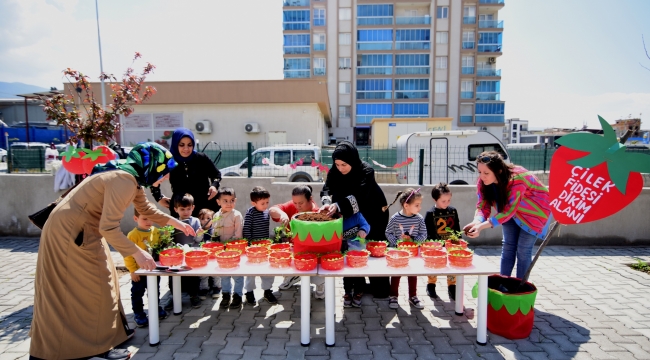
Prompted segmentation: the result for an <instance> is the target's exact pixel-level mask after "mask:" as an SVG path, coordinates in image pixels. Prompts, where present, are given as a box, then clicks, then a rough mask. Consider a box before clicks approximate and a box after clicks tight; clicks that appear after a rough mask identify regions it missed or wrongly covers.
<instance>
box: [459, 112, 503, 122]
mask: <svg viewBox="0 0 650 360" xmlns="http://www.w3.org/2000/svg"><path fill="white" fill-rule="evenodd" d="M461 122H462V121H461ZM476 122H477V123H501V124H503V123H504V122H505V115H481V114H476Z"/></svg>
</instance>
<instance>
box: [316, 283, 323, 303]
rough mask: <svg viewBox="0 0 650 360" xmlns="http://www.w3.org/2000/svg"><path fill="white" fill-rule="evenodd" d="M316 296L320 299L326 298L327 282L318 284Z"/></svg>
mask: <svg viewBox="0 0 650 360" xmlns="http://www.w3.org/2000/svg"><path fill="white" fill-rule="evenodd" d="M314 298H316V299H318V300H323V299H325V284H320V285H316V290H314Z"/></svg>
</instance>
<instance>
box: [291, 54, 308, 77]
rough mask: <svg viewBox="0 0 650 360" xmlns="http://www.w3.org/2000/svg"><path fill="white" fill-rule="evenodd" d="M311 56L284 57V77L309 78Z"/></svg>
mask: <svg viewBox="0 0 650 360" xmlns="http://www.w3.org/2000/svg"><path fill="white" fill-rule="evenodd" d="M309 65H310V59H309V58H291V59H284V78H285V79H292V78H308V77H309V76H310V73H311V71H310V70H311V68H310V66H309Z"/></svg>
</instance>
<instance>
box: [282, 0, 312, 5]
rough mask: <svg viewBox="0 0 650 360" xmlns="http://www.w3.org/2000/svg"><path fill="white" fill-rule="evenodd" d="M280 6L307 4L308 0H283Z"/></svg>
mask: <svg viewBox="0 0 650 360" xmlns="http://www.w3.org/2000/svg"><path fill="white" fill-rule="evenodd" d="M282 6H309V0H284V1H283V2H282Z"/></svg>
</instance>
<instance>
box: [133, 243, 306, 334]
mask: <svg viewBox="0 0 650 360" xmlns="http://www.w3.org/2000/svg"><path fill="white" fill-rule="evenodd" d="M135 273H136V274H137V275H140V276H146V277H147V294H148V296H149V313H150V314H157V313H158V310H155V311H154V310H152V309H155V307H154V306H153V305H152V304H158V282H157V281H156V278H155V276H171V278H172V282H173V286H174V289H177V290H175V291H174V293H173V300H174V315H180V314H181V312H182V304H181V291H180V289H181V276H300V297H301V303H300V305H301V312H300V342H301V344H302V345H303V346H309V343H310V324H309V321H310V311H311V292H310V284H311V281H310V279H309V278H310V277H311V276H315V275H316V274H317V269H314V270H312V271H298V270H296V268H295V267H294V266H293V265H292V266H291V267H288V268H281V269H278V268H272V267H271V266H270V265H269V263H268V262H265V263H262V264H251V263H248V261H247V258H246V256H245V255H243V256H242V257H241V262H240V263H239V267H237V268H235V269H222V268H220V267H218V266H217V261H216V260H209V261H208V265H207V266H205V267H202V268H196V269H192V270H189V271H182V272H167V271H155V270H154V271H146V270H142V269H140V270H138V271H136V272H135ZM159 344H160V328H159V321H158V316H155V315H154V316H149V345H150V346H158V345H159Z"/></svg>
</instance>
